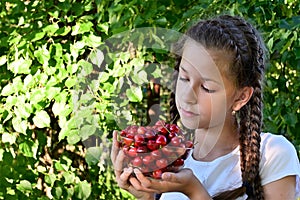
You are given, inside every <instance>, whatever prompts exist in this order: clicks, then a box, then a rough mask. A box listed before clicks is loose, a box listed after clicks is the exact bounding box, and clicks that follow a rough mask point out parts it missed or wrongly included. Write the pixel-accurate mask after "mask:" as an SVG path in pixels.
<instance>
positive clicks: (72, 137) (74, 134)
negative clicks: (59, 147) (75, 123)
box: [67, 130, 81, 144]
mask: <svg viewBox="0 0 300 200" xmlns="http://www.w3.org/2000/svg"><path fill="white" fill-rule="evenodd" d="M80 139H81V138H80V136H79V134H78V131H77V130H71V131H69V132H68V133H67V141H68V143H69V144H76V143H77V142H79V141H80Z"/></svg>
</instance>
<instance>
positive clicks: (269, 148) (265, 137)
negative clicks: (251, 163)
mask: <svg viewBox="0 0 300 200" xmlns="http://www.w3.org/2000/svg"><path fill="white" fill-rule="evenodd" d="M273 151H275V152H278V153H281V154H282V153H288V152H295V153H296V149H295V147H294V146H293V144H292V143H291V142H290V141H289V140H287V139H286V138H285V137H284V136H282V135H275V134H272V133H262V134H261V152H262V154H263V153H268V152H272V153H273ZM275 152H274V153H275Z"/></svg>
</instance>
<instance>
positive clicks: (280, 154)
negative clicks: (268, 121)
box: [260, 134, 300, 192]
mask: <svg viewBox="0 0 300 200" xmlns="http://www.w3.org/2000/svg"><path fill="white" fill-rule="evenodd" d="M262 137H265V138H264V140H262V145H261V146H262V151H261V152H262V158H261V163H260V175H261V179H262V185H265V184H268V183H270V182H273V181H276V180H279V179H281V178H283V177H286V176H290V175H295V176H296V178H297V186H296V187H297V188H296V191H297V192H298V191H299V189H300V183H299V177H300V164H299V158H298V155H297V152H296V149H295V147H294V146H293V144H292V143H291V142H289V141H288V140H287V139H286V138H285V137H283V136H279V135H272V134H266V135H263V136H262Z"/></svg>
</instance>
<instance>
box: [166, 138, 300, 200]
mask: <svg viewBox="0 0 300 200" xmlns="http://www.w3.org/2000/svg"><path fill="white" fill-rule="evenodd" d="M185 167H186V168H190V169H191V170H192V171H193V172H194V174H195V175H196V176H197V178H198V179H199V180H200V181H201V183H202V184H203V186H204V187H205V188H206V189H207V191H208V193H209V194H210V195H211V196H213V195H215V194H218V193H220V192H223V191H228V190H232V189H236V188H238V187H240V186H241V185H242V178H241V168H240V152H239V147H237V148H236V149H234V150H233V151H232V152H231V153H229V154H227V155H224V156H221V157H219V158H217V159H215V160H213V161H211V162H202V161H197V160H194V159H193V157H192V156H189V157H188V158H187V160H186V162H185ZM289 175H296V196H297V197H299V196H300V164H299V159H298V156H297V153H296V150H295V148H294V146H293V145H292V144H291V143H290V142H289V141H288V140H287V139H286V138H285V137H283V136H280V135H274V134H270V133H262V134H261V162H260V176H261V181H262V185H266V184H268V183H270V182H273V181H276V180H279V179H281V178H283V177H285V176H289ZM246 198H247V195H246V194H245V195H244V196H243V197H239V198H238V200H243V199H246ZM160 199H161V200H187V199H188V198H187V197H186V196H185V195H184V194H182V193H180V192H168V193H164V194H162V196H161V198H160Z"/></svg>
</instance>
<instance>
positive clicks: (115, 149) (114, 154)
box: [110, 131, 120, 163]
mask: <svg viewBox="0 0 300 200" xmlns="http://www.w3.org/2000/svg"><path fill="white" fill-rule="evenodd" d="M117 135H118V131H113V144H112V151H111V154H110V158H111V161H112V162H113V163H114V162H115V160H116V157H117V155H118V152H119V150H120V148H119V142H118V141H117Z"/></svg>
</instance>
